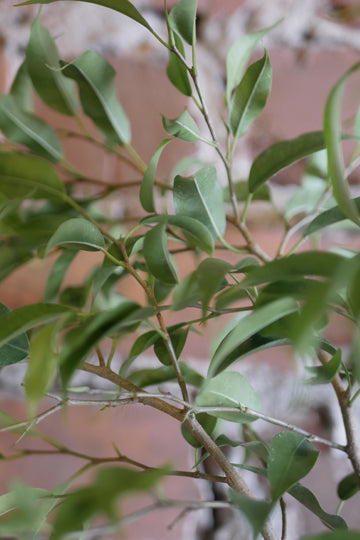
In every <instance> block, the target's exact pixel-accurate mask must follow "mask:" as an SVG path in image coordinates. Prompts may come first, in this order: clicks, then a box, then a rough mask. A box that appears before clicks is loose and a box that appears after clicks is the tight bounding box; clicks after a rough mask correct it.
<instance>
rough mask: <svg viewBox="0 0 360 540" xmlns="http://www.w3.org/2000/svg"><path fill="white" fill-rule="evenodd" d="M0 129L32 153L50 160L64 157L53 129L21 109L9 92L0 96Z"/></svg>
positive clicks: (11, 139)
mask: <svg viewBox="0 0 360 540" xmlns="http://www.w3.org/2000/svg"><path fill="white" fill-rule="evenodd" d="M0 129H1V131H2V132H3V133H4V135H5V136H6V137H7V138H8V139H9V140H10V141H12V142H15V143H18V144H23V145H24V146H26V147H27V148H29V150H31V152H33V153H34V154H37V155H39V156H41V157H44V158H46V159H49V160H50V161H59V160H61V159H63V157H64V155H63V151H62V148H61V144H60V141H59V139H58V138H57V136H56V134H55V132H54V130H53V129H52V128H51V127H50V126H49V125H47V124H46V123H45V122H44V121H43V120H42V119H41V118H38V117H37V116H35V115H33V114H32V113H30V112H26V111H24V110H22V109H21V108H20V107H19V105H18V103H17V101H16V100H15V98H14V97H13V96H12V95H11V94H8V95H5V94H4V95H2V96H0Z"/></svg>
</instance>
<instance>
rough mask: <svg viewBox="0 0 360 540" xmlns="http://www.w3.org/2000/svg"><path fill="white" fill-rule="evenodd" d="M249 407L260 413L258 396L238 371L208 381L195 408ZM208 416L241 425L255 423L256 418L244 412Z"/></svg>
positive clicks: (227, 372)
mask: <svg viewBox="0 0 360 540" xmlns="http://www.w3.org/2000/svg"><path fill="white" fill-rule="evenodd" d="M239 405H241V406H242V407H249V408H250V409H253V410H254V411H260V409H261V404H260V400H259V397H258V395H257V394H256V392H255V390H254V389H253V387H252V386H251V384H250V383H249V382H248V381H247V380H246V379H245V377H244V376H243V375H241V374H240V373H238V372H236V371H225V372H223V373H220V374H219V375H216V376H215V377H212V378H211V379H209V378H208V379H206V380H205V383H204V386H203V387H202V388H201V390H200V392H199V394H198V395H197V396H196V399H195V406H200V407H239ZM208 414H211V415H213V416H216V417H217V418H223V419H224V420H228V421H229V422H238V423H240V424H243V423H248V422H253V421H254V420H256V417H255V416H253V415H251V414H246V413H244V412H240V409H239V412H226V411H224V412H221V411H214V412H213V411H208Z"/></svg>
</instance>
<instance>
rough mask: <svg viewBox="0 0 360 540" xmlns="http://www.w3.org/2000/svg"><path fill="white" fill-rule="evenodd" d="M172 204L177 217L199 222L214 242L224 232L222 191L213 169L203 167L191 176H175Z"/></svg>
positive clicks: (224, 218)
mask: <svg viewBox="0 0 360 540" xmlns="http://www.w3.org/2000/svg"><path fill="white" fill-rule="evenodd" d="M174 204H175V211H176V214H177V215H182V216H189V217H192V218H194V219H197V220H198V221H201V222H202V223H203V224H204V225H205V226H206V227H207V228H208V229H209V231H210V233H211V234H212V236H213V238H214V239H215V240H216V239H217V238H219V237H221V236H222V235H223V234H224V232H225V227H226V216H225V208H224V203H223V190H222V187H221V185H220V183H219V181H218V179H217V174H216V169H215V168H214V167H204V168H203V169H200V170H199V171H198V172H196V173H195V174H194V175H193V176H190V177H182V176H176V178H175V181H174Z"/></svg>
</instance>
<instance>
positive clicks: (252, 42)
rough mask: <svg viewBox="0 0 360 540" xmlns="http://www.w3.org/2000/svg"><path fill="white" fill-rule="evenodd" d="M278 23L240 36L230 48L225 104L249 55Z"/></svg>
mask: <svg viewBox="0 0 360 540" xmlns="http://www.w3.org/2000/svg"><path fill="white" fill-rule="evenodd" d="M279 22H281V21H278V22H277V23H275V24H274V25H273V26H269V27H268V28H264V29H263V30H259V31H258V32H253V33H252V34H247V35H245V36H241V37H240V38H239V39H238V40H237V41H235V43H233V45H232V46H231V47H230V49H229V52H228V54H227V57H226V94H225V98H226V103H227V104H229V103H230V101H231V94H232V92H233V90H234V88H236V87H237V86H238V85H239V83H240V81H241V79H242V76H243V73H244V71H245V67H246V64H247V63H248V61H249V60H250V57H251V54H252V52H253V50H254V49H255V47H256V45H257V43H258V42H259V41H260V40H261V39H262V38H263V37H264V36H265V34H267V33H268V32H269V31H270V30H272V29H273V28H275V26H277V25H278V24H279Z"/></svg>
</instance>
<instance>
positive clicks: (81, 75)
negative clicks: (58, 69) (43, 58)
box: [63, 51, 131, 144]
mask: <svg viewBox="0 0 360 540" xmlns="http://www.w3.org/2000/svg"><path fill="white" fill-rule="evenodd" d="M63 73H64V75H66V76H67V77H70V78H72V79H74V80H75V81H76V82H77V84H78V86H79V90H80V100H81V105H82V108H83V111H84V113H85V114H86V115H87V116H89V117H90V118H91V120H92V121H93V122H94V124H95V125H96V127H97V128H98V129H99V131H100V132H101V133H102V134H103V135H104V136H105V137H106V139H107V141H108V142H110V143H116V144H128V143H129V142H130V139H131V133H130V124H129V121H128V119H127V116H126V114H125V112H124V110H123V108H122V107H121V105H120V103H119V102H118V100H117V97H116V86H115V70H114V68H113V67H112V66H111V65H110V64H109V62H108V61H107V60H105V58H103V57H102V56H101V55H100V54H98V53H97V52H95V51H86V52H85V53H84V54H82V55H81V56H80V58H77V59H76V60H73V61H72V62H71V63H70V64H67V65H66V66H65V67H64V68H63Z"/></svg>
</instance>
